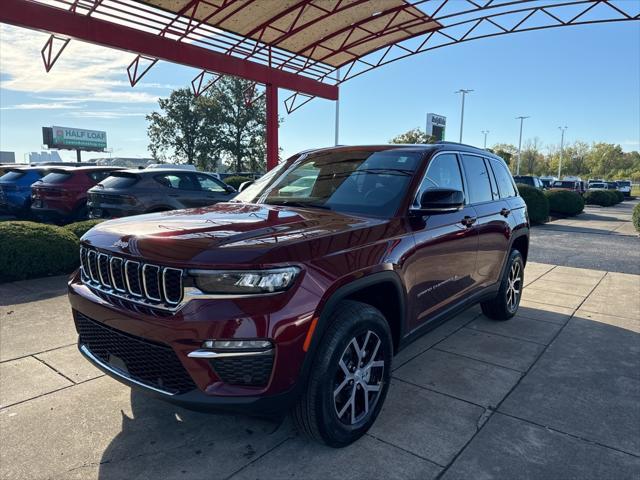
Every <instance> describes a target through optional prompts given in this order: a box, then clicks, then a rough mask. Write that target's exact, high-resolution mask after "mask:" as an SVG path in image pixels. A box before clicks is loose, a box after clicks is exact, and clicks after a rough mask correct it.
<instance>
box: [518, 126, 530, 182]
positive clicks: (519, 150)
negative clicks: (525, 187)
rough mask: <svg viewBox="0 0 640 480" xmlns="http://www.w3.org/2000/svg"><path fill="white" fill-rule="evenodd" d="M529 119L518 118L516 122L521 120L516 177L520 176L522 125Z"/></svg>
mask: <svg viewBox="0 0 640 480" xmlns="http://www.w3.org/2000/svg"><path fill="white" fill-rule="evenodd" d="M526 118H529V117H516V120H520V140H518V166H517V167H516V175H520V154H521V153H522V124H523V123H524V120H525V119H526Z"/></svg>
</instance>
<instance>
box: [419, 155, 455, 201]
mask: <svg viewBox="0 0 640 480" xmlns="http://www.w3.org/2000/svg"><path fill="white" fill-rule="evenodd" d="M429 188H452V189H454V190H460V191H461V192H464V189H463V188H462V175H461V174H460V166H459V165H458V158H457V157H456V155H455V154H454V153H443V154H441V155H438V156H437V157H435V158H433V159H432V160H431V161H430V162H429V166H428V167H427V173H426V175H425V177H424V179H423V180H422V184H421V185H420V188H419V189H418V195H417V197H416V199H415V201H414V204H415V205H416V206H417V205H418V204H419V201H420V197H422V194H423V192H424V191H425V190H428V189H429Z"/></svg>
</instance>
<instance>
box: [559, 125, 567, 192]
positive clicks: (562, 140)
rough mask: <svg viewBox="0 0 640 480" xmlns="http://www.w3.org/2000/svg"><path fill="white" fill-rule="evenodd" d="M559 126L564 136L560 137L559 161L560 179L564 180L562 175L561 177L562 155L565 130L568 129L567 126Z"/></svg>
mask: <svg viewBox="0 0 640 480" xmlns="http://www.w3.org/2000/svg"><path fill="white" fill-rule="evenodd" d="M558 128H559V129H560V131H561V132H562V136H561V137H560V162H559V163H558V180H562V177H560V175H561V174H562V157H563V155H564V131H565V130H566V129H567V127H566V126H565V127H558Z"/></svg>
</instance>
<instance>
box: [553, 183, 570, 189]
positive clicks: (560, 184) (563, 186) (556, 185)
mask: <svg viewBox="0 0 640 480" xmlns="http://www.w3.org/2000/svg"><path fill="white" fill-rule="evenodd" d="M553 186H554V187H560V188H575V186H576V182H553Z"/></svg>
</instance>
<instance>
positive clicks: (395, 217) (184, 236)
mask: <svg viewBox="0 0 640 480" xmlns="http://www.w3.org/2000/svg"><path fill="white" fill-rule="evenodd" d="M299 169H306V170H311V171H315V182H314V183H313V186H312V187H311V188H310V189H309V190H305V191H301V192H300V194H299V195H282V192H283V191H285V192H286V191H287V190H286V189H287V188H288V187H290V186H291V182H292V181H294V180H292V179H297V178H300V176H299V175H298V174H297V172H296V171H297V170H299ZM131 175H132V174H131V173H122V172H121V173H117V174H116V175H115V176H113V177H110V178H112V179H114V178H115V179H129V178H132V177H131ZM138 181H139V182H142V181H143V180H142V179H139V180H138ZM152 181H153V180H152ZM106 182H107V183H108V182H109V180H107V181H106ZM528 248H529V222H528V217H527V211H526V206H525V203H524V201H523V199H522V198H521V197H520V196H519V195H518V191H517V189H516V186H515V183H514V181H513V178H512V177H511V174H510V173H509V169H508V168H507V166H506V164H505V163H504V161H503V160H502V159H501V158H499V157H497V156H495V155H493V154H491V153H489V152H487V151H485V150H481V149H477V148H473V147H467V146H464V145H460V144H452V143H446V142H442V143H438V144H434V145H411V146H407V145H388V146H361V147H334V148H328V149H320V150H312V151H307V152H304V153H302V154H298V155H295V156H293V157H291V158H290V159H289V160H287V161H284V162H282V163H281V164H280V165H278V166H277V167H276V168H274V169H273V170H271V171H270V172H269V173H267V174H266V175H264V176H263V177H262V178H260V179H259V180H257V181H256V182H255V183H254V184H253V185H251V186H250V187H248V188H247V189H246V190H244V191H243V192H242V193H241V194H239V195H238V196H237V197H236V198H235V199H234V201H233V202H225V203H218V204H216V205H214V206H211V207H207V208H201V209H191V210H185V211H179V212H165V213H159V214H154V215H147V216H143V217H134V218H128V219H118V220H111V221H107V222H103V223H101V224H99V225H98V226H96V227H94V228H93V229H92V230H90V231H89V232H88V233H87V234H86V235H85V236H84V237H83V239H82V242H81V253H80V258H81V264H82V267H81V269H80V271H78V272H76V274H75V275H74V276H73V278H72V279H71V281H70V283H69V299H70V302H71V306H72V311H73V317H74V319H75V324H76V328H77V331H78V333H79V342H78V346H79V349H80V351H81V352H82V354H83V355H84V356H85V357H86V358H87V359H89V361H91V362H92V363H93V364H95V365H96V366H97V367H98V368H100V369H102V370H103V371H104V372H106V373H107V374H108V375H110V376H112V377H114V378H116V379H118V380H120V381H121V382H123V383H125V384H127V385H130V386H132V387H136V388H140V389H142V390H143V391H146V392H147V393H150V394H152V395H155V396H157V397H159V398H162V399H165V400H168V401H171V402H175V403H178V404H182V405H185V406H188V407H191V408H199V409H213V410H232V411H241V412H249V413H252V414H255V415H269V414H281V413H282V412H286V411H287V410H290V409H293V412H294V415H293V418H294V419H295V421H296V423H297V424H298V427H299V428H300V429H301V430H302V431H304V432H305V433H307V434H308V435H310V436H311V437H313V438H315V439H317V440H320V441H323V442H325V443H327V444H329V445H332V446H335V447H341V446H345V445H347V444H349V443H351V442H353V441H354V440H356V439H357V438H359V437H360V436H361V435H363V434H364V433H365V432H366V431H367V430H368V429H369V428H370V427H371V425H372V424H373V422H374V421H375V419H376V417H377V416H378V413H379V412H380V409H381V408H382V405H383V403H384V400H385V396H386V394H387V390H388V388H389V385H390V380H391V366H392V364H391V362H392V356H393V355H394V354H395V353H397V352H398V351H401V350H402V349H403V348H404V347H406V346H407V345H408V344H409V343H410V342H411V341H412V340H414V339H416V338H418V337H419V336H420V335H422V334H423V333H424V332H426V331H427V330H429V329H431V328H433V327H434V326H436V325H438V324H440V323H441V322H442V321H444V320H445V319H447V318H449V317H452V316H453V315H455V314H457V313H459V312H460V311H461V310H463V309H465V308H468V307H470V306H471V305H474V304H476V303H480V304H481V305H482V310H483V311H484V313H485V314H486V315H487V316H488V317H490V318H493V319H496V320H507V319H509V318H511V317H513V316H514V315H515V313H516V311H517V309H518V305H519V301H520V296H521V293H522V287H523V271H524V266H525V263H526V260H527V252H528Z"/></svg>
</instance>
